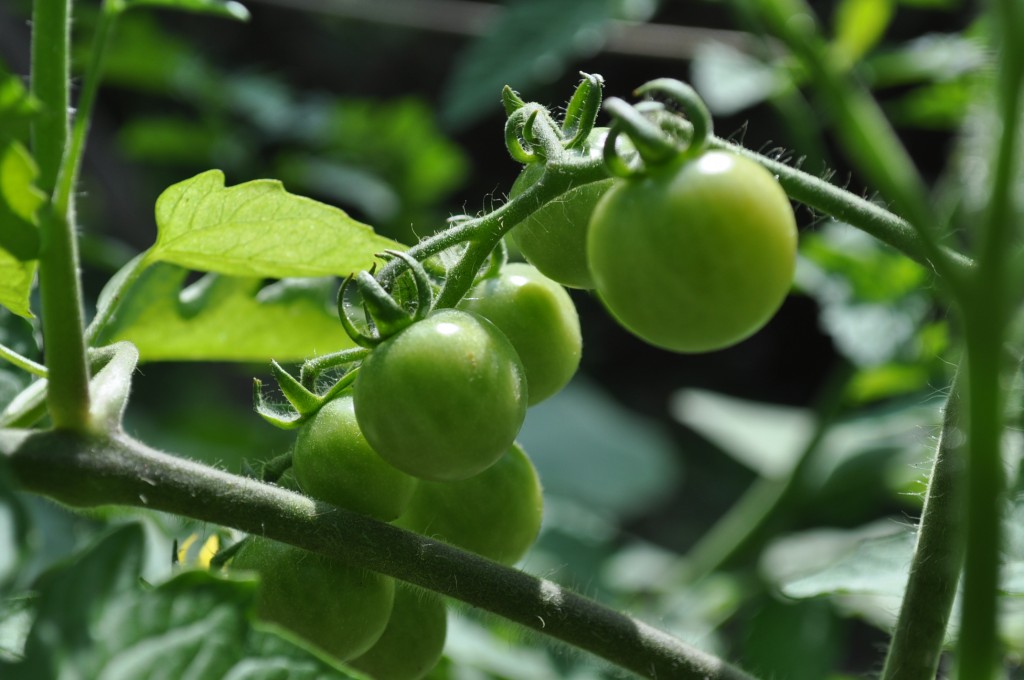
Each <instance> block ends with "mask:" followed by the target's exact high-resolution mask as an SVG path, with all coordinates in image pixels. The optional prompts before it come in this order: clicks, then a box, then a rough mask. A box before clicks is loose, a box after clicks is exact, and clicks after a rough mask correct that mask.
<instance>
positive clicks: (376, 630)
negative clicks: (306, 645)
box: [231, 536, 395, 661]
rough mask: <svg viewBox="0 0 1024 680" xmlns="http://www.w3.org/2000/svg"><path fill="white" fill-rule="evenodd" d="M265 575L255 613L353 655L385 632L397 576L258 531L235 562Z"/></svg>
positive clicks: (340, 653) (233, 565)
mask: <svg viewBox="0 0 1024 680" xmlns="http://www.w3.org/2000/svg"><path fill="white" fill-rule="evenodd" d="M231 568H232V569H236V570H242V569H244V570H251V571H255V572H257V573H258V574H259V575H260V589H259V595H258V598H257V603H256V614H257V615H258V616H259V617H260V618H262V619H265V620H267V621H270V622H273V623H276V624H278V625H280V626H283V627H284V628H287V629H288V630H290V631H292V632H293V633H296V634H298V635H299V636H301V637H303V638H305V639H306V640H309V641H310V642H312V643H313V644H315V645H316V646H318V647H320V648H321V649H323V650H324V651H325V652H327V653H329V654H331V655H333V656H335V657H337V658H338V659H341V660H342V661H344V660H346V659H351V658H352V657H355V656H359V655H360V654H362V653H363V652H365V651H366V650H368V649H369V648H370V647H371V646H372V645H373V644H374V643H375V642H376V641H377V640H378V639H379V638H380V636H381V634H382V633H383V632H384V628H385V626H387V623H388V617H389V616H390V615H391V605H392V603H393V602H394V597H395V582H394V581H393V580H392V579H390V578H388V577H386V576H381V575H380V574H375V573H373V572H370V571H365V570H363V569H357V568H355V567H350V566H348V565H346V564H342V563H340V562H337V561H335V560H331V559H329V558H327V557H324V556H322V555H317V554H315V553H311V552H307V551H305V550H300V549H299V548H295V547H292V546H290V545H287V544H285V543H278V542H277V541H271V540H269V539H265V538H261V537H259V536H253V537H251V538H250V539H249V541H248V542H247V543H246V544H245V545H244V546H242V549H241V550H239V551H238V554H237V555H236V556H235V557H234V559H233V560H232V562H231Z"/></svg>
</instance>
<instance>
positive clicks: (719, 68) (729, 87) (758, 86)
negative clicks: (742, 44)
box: [690, 43, 790, 116]
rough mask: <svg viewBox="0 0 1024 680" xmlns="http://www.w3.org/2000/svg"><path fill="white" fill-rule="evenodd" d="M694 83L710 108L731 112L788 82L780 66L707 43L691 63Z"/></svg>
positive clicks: (752, 103) (771, 94)
mask: <svg viewBox="0 0 1024 680" xmlns="http://www.w3.org/2000/svg"><path fill="white" fill-rule="evenodd" d="M690 73H691V74H692V76H691V77H692V80H693V86H694V87H695V88H696V89H697V91H698V92H700V96H701V97H703V99H704V103H705V104H707V105H708V109H709V110H710V111H711V112H712V113H714V114H718V115H722V116H730V115H732V114H734V113H738V112H739V111H742V110H743V109H746V108H749V107H751V106H754V105H755V104H760V103H761V102H763V101H764V100H765V99H768V98H770V97H773V96H774V95H776V94H778V93H779V92H782V91H783V90H785V89H786V87H788V86H789V83H788V79H789V77H790V76H787V75H786V74H785V73H784V72H783V71H782V70H781V69H779V68H777V67H775V66H773V65H772V64H767V63H765V62H763V61H760V60H759V59H756V58H755V57H752V56H750V55H749V54H746V53H745V52H741V51H740V50H738V49H736V48H735V47H731V46H729V45H725V44H720V43H708V44H706V45H701V46H699V47H698V48H697V51H696V53H695V54H694V57H693V61H692V62H691V66H690Z"/></svg>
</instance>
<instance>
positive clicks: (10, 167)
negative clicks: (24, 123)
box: [0, 140, 46, 261]
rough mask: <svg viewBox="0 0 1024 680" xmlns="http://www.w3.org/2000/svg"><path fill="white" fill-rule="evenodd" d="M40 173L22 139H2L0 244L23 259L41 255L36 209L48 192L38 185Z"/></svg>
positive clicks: (0, 158)
mask: <svg viewBox="0 0 1024 680" xmlns="http://www.w3.org/2000/svg"><path fill="white" fill-rule="evenodd" d="M38 174H39V170H38V169H37V168H36V164H35V161H33V160H32V156H31V155H30V154H29V152H28V150H27V149H26V148H25V147H24V146H22V145H21V143H20V142H16V141H13V140H10V141H7V142H3V141H0V248H3V249H4V250H6V251H7V253H8V254H10V255H13V256H14V257H16V258H18V259H19V260H22V261H25V260H34V259H36V258H37V257H38V255H39V229H38V227H37V226H36V211H37V210H39V208H40V206H42V205H43V203H45V202H46V195H45V194H44V193H43V192H42V191H40V190H39V189H37V188H36V186H35V180H36V177H37V176H38Z"/></svg>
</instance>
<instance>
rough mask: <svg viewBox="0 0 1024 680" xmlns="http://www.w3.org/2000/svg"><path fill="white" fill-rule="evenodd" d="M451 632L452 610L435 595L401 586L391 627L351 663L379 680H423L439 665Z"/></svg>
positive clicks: (392, 610) (390, 623)
mask: <svg viewBox="0 0 1024 680" xmlns="http://www.w3.org/2000/svg"><path fill="white" fill-rule="evenodd" d="M447 632H448V608H447V607H446V606H445V604H444V600H442V599H441V598H440V597H438V596H437V595H435V594H434V593H431V592H428V591H425V590H420V589H418V588H413V587H411V586H407V585H405V584H399V585H397V586H396V588H395V605H394V607H393V608H392V609H391V618H390V619H389V620H388V627H387V628H385V629H384V634H383V635H381V636H380V639H379V640H377V642H376V644H374V645H373V647H371V648H370V649H369V651H367V652H366V653H365V654H363V655H362V656H359V657H356V658H355V659H352V660H351V661H349V662H348V665H350V666H352V667H353V668H355V669H357V670H360V671H363V672H364V673H367V674H369V675H371V676H373V677H374V678H377V679H378V680H420V678H423V677H424V676H425V675H427V673H429V672H430V671H431V669H433V668H434V666H436V665H437V662H438V661H440V660H441V654H442V652H444V642H445V637H446V635H447Z"/></svg>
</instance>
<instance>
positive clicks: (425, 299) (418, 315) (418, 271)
mask: <svg viewBox="0 0 1024 680" xmlns="http://www.w3.org/2000/svg"><path fill="white" fill-rule="evenodd" d="M384 252H385V253H386V254H387V255H389V256H391V257H397V258H398V259H400V260H401V261H402V262H404V263H405V265H406V266H407V267H408V268H409V273H410V274H412V279H413V282H414V284H415V286H416V310H415V312H414V313H413V317H412V320H413V321H414V322H415V321H420V320H422V319H424V318H426V316H427V314H429V313H430V311H431V309H433V306H434V290H433V285H432V284H431V282H430V276H429V275H428V274H427V270H426V269H424V267H423V264H422V263H421V262H420V261H419V260H417V259H416V258H414V257H413V256H412V255H409V254H408V253H406V252H403V251H401V250H385V251H384Z"/></svg>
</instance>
